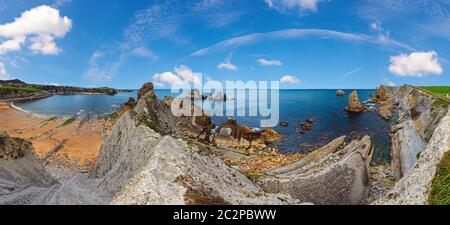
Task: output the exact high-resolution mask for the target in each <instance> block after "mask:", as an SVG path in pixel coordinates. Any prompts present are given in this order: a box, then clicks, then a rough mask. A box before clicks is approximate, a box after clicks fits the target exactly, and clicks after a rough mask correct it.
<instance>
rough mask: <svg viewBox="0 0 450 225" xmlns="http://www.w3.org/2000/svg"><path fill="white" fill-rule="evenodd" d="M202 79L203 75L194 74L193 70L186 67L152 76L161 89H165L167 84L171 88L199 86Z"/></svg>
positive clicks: (181, 66) (182, 66)
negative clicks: (175, 86) (173, 86)
mask: <svg viewBox="0 0 450 225" xmlns="http://www.w3.org/2000/svg"><path fill="white" fill-rule="evenodd" d="M201 77H202V74H201V73H194V72H193V71H192V69H190V68H189V67H187V66H185V65H180V66H179V67H176V68H175V69H174V71H173V72H172V71H167V72H163V73H155V74H154V75H153V76H152V78H153V81H154V83H155V84H156V85H157V86H159V87H163V86H164V85H165V84H168V85H170V86H172V85H189V84H199V83H200V80H201Z"/></svg>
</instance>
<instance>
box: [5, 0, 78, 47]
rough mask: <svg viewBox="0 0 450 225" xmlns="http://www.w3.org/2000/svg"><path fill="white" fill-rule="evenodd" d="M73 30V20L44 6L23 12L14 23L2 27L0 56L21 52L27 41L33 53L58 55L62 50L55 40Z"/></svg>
mask: <svg viewBox="0 0 450 225" xmlns="http://www.w3.org/2000/svg"><path fill="white" fill-rule="evenodd" d="M71 28H72V20H70V19H69V18H68V17H65V16H64V17H62V16H61V15H60V13H59V10H57V9H55V8H52V7H49V6H46V5H42V6H38V7H36V8H33V9H30V10H28V11H25V12H23V13H22V14H21V15H20V17H18V18H15V19H14V22H11V23H6V24H2V25H0V37H2V38H4V39H6V40H5V41H3V42H2V43H0V54H4V53H7V52H10V51H19V50H20V49H21V47H22V45H23V44H24V43H27V42H26V40H29V42H30V43H31V45H30V47H29V48H30V49H31V50H32V52H33V53H40V54H44V55H57V54H58V53H59V52H60V49H59V48H58V47H57V46H56V43H55V38H62V37H64V36H65V35H66V33H67V32H69V31H70V29H71Z"/></svg>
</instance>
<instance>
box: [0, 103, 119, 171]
mask: <svg viewBox="0 0 450 225" xmlns="http://www.w3.org/2000/svg"><path fill="white" fill-rule="evenodd" d="M65 121H66V120H64V119H50V118H44V117H38V116H35V115H32V114H29V113H26V112H22V111H20V110H17V109H15V108H13V107H11V105H10V103H2V102H0V132H6V133H7V134H9V135H10V136H12V137H19V138H23V139H25V140H28V141H30V142H31V143H32V144H33V147H34V149H35V152H36V154H37V156H38V157H39V158H40V159H44V158H46V156H47V155H48V154H49V152H52V151H53V150H54V149H55V148H57V147H58V146H60V145H61V143H64V144H63V145H62V147H61V148H60V149H59V150H58V151H56V152H54V153H53V154H51V156H52V157H56V158H58V159H60V160H61V161H63V162H67V163H72V164H73V163H75V164H76V165H78V166H79V167H80V168H86V167H92V166H93V165H95V162H96V160H97V157H98V154H99V151H100V148H101V146H102V144H103V136H104V135H107V133H108V132H109V130H110V129H111V126H112V123H111V122H110V121H106V120H98V119H91V120H75V121H74V122H73V123H71V124H68V125H64V122H65ZM64 140H65V142H63V141H64Z"/></svg>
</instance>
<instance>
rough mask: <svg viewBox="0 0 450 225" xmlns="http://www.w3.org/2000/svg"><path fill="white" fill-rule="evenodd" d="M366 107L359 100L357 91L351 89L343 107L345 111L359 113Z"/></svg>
mask: <svg viewBox="0 0 450 225" xmlns="http://www.w3.org/2000/svg"><path fill="white" fill-rule="evenodd" d="M366 109H367V107H366V106H365V105H363V104H362V103H361V101H360V100H359V96H358V93H357V92H356V91H353V92H352V93H351V94H350V96H349V97H348V105H347V107H345V111H347V112H356V113H360V112H363V111H365V110H366Z"/></svg>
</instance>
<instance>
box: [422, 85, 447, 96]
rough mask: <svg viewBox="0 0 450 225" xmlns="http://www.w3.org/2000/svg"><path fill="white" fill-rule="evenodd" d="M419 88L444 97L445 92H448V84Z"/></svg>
mask: <svg viewBox="0 0 450 225" xmlns="http://www.w3.org/2000/svg"><path fill="white" fill-rule="evenodd" d="M419 88H421V89H424V90H426V91H429V92H432V93H434V94H438V95H442V96H444V97H445V96H446V95H447V94H450V86H425V87H419Z"/></svg>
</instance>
